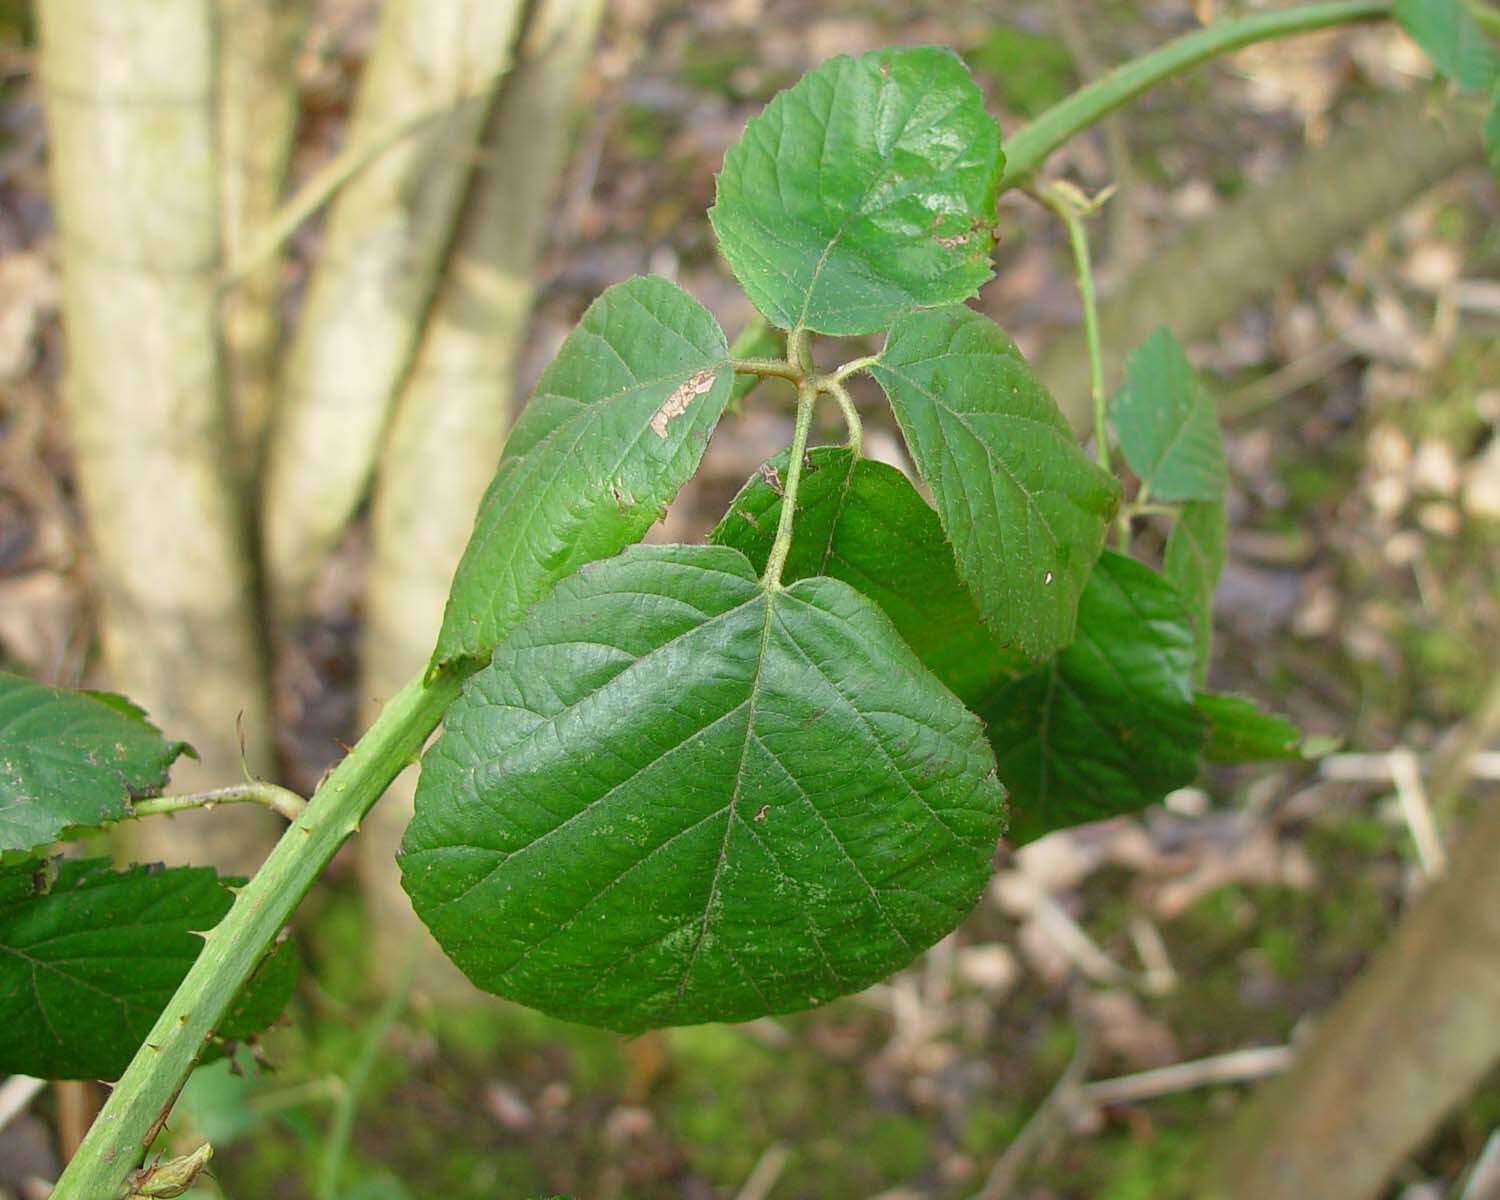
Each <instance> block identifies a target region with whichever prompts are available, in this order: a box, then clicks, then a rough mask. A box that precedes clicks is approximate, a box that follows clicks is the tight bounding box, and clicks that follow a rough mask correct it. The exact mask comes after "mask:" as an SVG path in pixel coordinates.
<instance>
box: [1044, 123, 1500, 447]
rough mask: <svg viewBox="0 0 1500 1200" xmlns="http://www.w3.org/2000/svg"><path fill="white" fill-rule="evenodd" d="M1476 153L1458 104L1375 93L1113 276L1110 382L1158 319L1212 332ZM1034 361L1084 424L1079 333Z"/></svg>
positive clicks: (1106, 337) (1199, 333)
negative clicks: (1228, 200)
mask: <svg viewBox="0 0 1500 1200" xmlns="http://www.w3.org/2000/svg"><path fill="white" fill-rule="evenodd" d="M1482 154H1483V147H1482V145H1481V142H1480V136H1479V122H1478V119H1477V117H1476V116H1475V115H1473V114H1471V113H1468V112H1464V111H1461V110H1459V109H1458V108H1457V107H1445V108H1441V109H1438V110H1437V111H1429V107H1428V101H1427V98H1426V97H1425V96H1423V95H1411V96H1402V97H1398V98H1396V99H1392V100H1386V101H1383V102H1382V103H1381V104H1379V105H1378V106H1377V107H1376V108H1375V109H1374V111H1373V112H1372V113H1371V114H1370V115H1369V116H1367V117H1366V118H1365V119H1364V120H1362V121H1360V122H1359V123H1358V124H1356V125H1350V126H1348V127H1347V128H1343V129H1339V130H1337V131H1336V132H1334V133H1333V134H1331V135H1330V136H1329V138H1328V140H1327V142H1325V143H1324V144H1323V145H1321V146H1317V147H1315V148H1313V149H1311V150H1308V151H1306V152H1304V153H1303V154H1302V156H1301V157H1300V158H1299V159H1298V160H1297V161H1296V162H1294V163H1292V165H1291V166H1289V167H1288V168H1287V169H1286V170H1285V171H1283V172H1282V173H1281V174H1280V175H1278V176H1277V177H1276V178H1275V179H1273V180H1272V181H1271V182H1269V183H1267V184H1265V185H1264V186H1263V187H1260V188H1257V189H1256V190H1254V191H1252V192H1250V193H1248V194H1247V195H1246V196H1245V197H1244V198H1243V199H1240V200H1237V201H1235V202H1234V203H1233V204H1230V205H1228V206H1227V207H1226V208H1224V209H1223V210H1222V211H1221V212H1219V213H1216V214H1215V215H1213V216H1211V217H1209V218H1207V219H1206V220H1204V221H1202V222H1200V223H1199V224H1198V225H1196V226H1195V227H1193V228H1192V229H1190V230H1189V231H1188V232H1187V233H1186V234H1184V235H1183V236H1182V237H1180V238H1178V239H1177V240H1176V241H1174V242H1172V243H1170V244H1169V245H1167V246H1164V247H1162V248H1161V249H1159V250H1155V251H1153V252H1152V253H1151V254H1150V255H1149V256H1148V257H1147V259H1146V261H1145V264H1144V265H1143V266H1141V267H1139V268H1137V269H1136V270H1135V271H1133V272H1132V273H1131V274H1130V275H1128V276H1126V277H1125V278H1124V279H1123V280H1121V281H1120V286H1119V287H1118V288H1116V289H1115V291H1114V293H1113V295H1112V296H1111V297H1110V298H1109V299H1107V300H1106V301H1105V302H1104V303H1103V304H1102V305H1101V307H1100V311H1099V323H1100V332H1101V335H1102V337H1103V341H1104V357H1105V379H1106V382H1107V385H1108V386H1111V387H1112V386H1114V383H1115V382H1116V381H1117V380H1118V378H1119V371H1120V367H1121V365H1122V364H1123V363H1124V361H1125V356H1126V355H1127V354H1129V353H1130V351H1131V350H1133V349H1134V348H1135V347H1136V346H1137V345H1138V344H1139V343H1140V342H1141V341H1142V340H1144V338H1145V337H1146V335H1147V334H1149V333H1150V332H1151V331H1152V330H1154V329H1155V328H1156V327H1157V326H1159V325H1165V326H1166V327H1167V328H1168V329H1170V330H1172V332H1173V333H1175V334H1176V335H1177V336H1178V337H1179V338H1181V339H1182V340H1184V341H1188V340H1191V339H1193V338H1198V337H1203V336H1205V335H1207V334H1210V333H1212V332H1213V331H1214V330H1215V329H1216V328H1218V326H1219V324H1220V323H1221V322H1223V321H1226V320H1228V319H1229V318H1230V317H1232V316H1234V315H1235V314H1236V313H1238V312H1239V311H1240V309H1242V308H1243V307H1244V306H1245V305H1247V304H1249V303H1251V302H1252V301H1254V300H1257V299H1259V298H1261V297H1262V296H1265V295H1268V294H1270V293H1271V292H1272V291H1274V290H1275V288H1276V285H1277V284H1278V283H1280V282H1281V281H1282V280H1283V279H1286V278H1288V277H1290V276H1295V275H1298V274H1301V273H1303V272H1306V271H1307V270H1308V269H1310V268H1311V267H1313V266H1315V265H1317V264H1318V263H1319V262H1321V261H1323V260H1324V259H1325V258H1327V257H1328V255H1329V254H1330V253H1332V252H1333V250H1334V249H1335V248H1336V247H1338V246H1339V245H1340V244H1342V243H1343V242H1346V241H1348V240H1349V239H1350V238H1353V237H1356V236H1357V235H1358V234H1360V233H1362V232H1363V231H1364V230H1366V229H1368V228H1369V227H1370V226H1371V225H1374V224H1375V223H1376V222H1378V221H1382V220H1384V219H1385V218H1387V217H1389V216H1392V215H1393V214H1395V213H1397V212H1399V211H1400V210H1401V209H1402V208H1404V207H1405V206H1406V205H1408V204H1410V203H1411V201H1412V200H1414V199H1415V198H1416V197H1417V196H1419V195H1421V193H1422V192H1424V191H1426V190H1427V189H1428V188H1429V187H1431V186H1432V185H1433V184H1435V183H1437V182H1438V180H1440V179H1444V178H1446V177H1447V176H1449V175H1451V174H1452V173H1453V172H1454V171H1456V170H1457V169H1458V168H1459V167H1461V166H1463V165H1464V164H1465V163H1469V162H1476V161H1478V160H1479V158H1480V156H1481V155H1482ZM1036 366H1037V370H1038V371H1039V372H1040V374H1041V376H1042V378H1043V379H1044V380H1046V382H1047V385H1048V387H1049V388H1051V390H1052V393H1053V395H1055V396H1056V397H1057V401H1058V403H1059V404H1060V405H1062V408H1063V411H1064V412H1065V413H1067V415H1068V419H1069V421H1071V422H1072V424H1073V427H1074V428H1075V429H1078V430H1082V429H1084V428H1085V427H1086V426H1087V424H1088V422H1089V396H1088V390H1089V389H1088V374H1089V366H1088V355H1087V353H1086V352H1085V349H1084V344H1083V337H1082V334H1081V333H1078V332H1074V333H1070V334H1068V335H1067V336H1065V337H1062V338H1060V339H1058V340H1057V341H1056V342H1054V343H1052V344H1050V345H1048V346H1047V347H1046V348H1045V349H1044V350H1043V352H1042V353H1041V354H1040V355H1038V356H1037V359H1036Z"/></svg>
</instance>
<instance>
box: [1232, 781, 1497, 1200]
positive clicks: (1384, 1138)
mask: <svg viewBox="0 0 1500 1200" xmlns="http://www.w3.org/2000/svg"><path fill="white" fill-rule="evenodd" d="M1497 862H1500V804H1497V803H1495V802H1494V801H1493V800H1491V801H1489V802H1488V803H1486V804H1485V805H1484V806H1483V807H1482V808H1481V809H1480V810H1479V814H1478V816H1477V817H1476V818H1475V819H1474V821H1473V822H1472V823H1471V824H1470V825H1469V827H1468V828H1467V829H1466V830H1465V831H1464V839H1463V842H1462V844H1461V845H1460V847H1459V849H1458V852H1457V853H1456V855H1455V856H1454V858H1453V862H1452V865H1451V867H1450V868H1449V871H1448V873H1447V874H1446V875H1444V876H1443V877H1442V878H1440V879H1439V880H1438V881H1437V882H1436V883H1434V884H1433V885H1432V886H1431V888H1430V889H1429V891H1428V892H1427V893H1426V894H1425V895H1423V896H1422V897H1421V899H1419V900H1418V901H1417V904H1416V906H1415V907H1414V908H1413V909H1412V910H1411V912H1410V913H1409V914H1407V916H1406V917H1405V918H1403V919H1402V921H1401V923H1400V924H1399V925H1398V926H1397V928H1396V933H1395V936H1394V937H1393V938H1392V939H1391V941H1390V942H1389V943H1388V944H1387V945H1386V946H1385V947H1384V948H1383V949H1382V950H1381V951H1380V952H1379V953H1378V954H1377V955H1376V957H1375V958H1374V960H1373V961H1372V962H1371V963H1370V965H1369V966H1368V967H1366V968H1365V971H1364V973H1363V974H1362V975H1361V976H1360V977H1359V979H1357V980H1356V981H1355V983H1354V984H1353V985H1352V986H1351V987H1350V988H1349V989H1348V990H1347V991H1346V992H1345V993H1344V995H1343V996H1342V997H1341V998H1340V999H1339V1000H1338V1002H1337V1003H1336V1004H1335V1005H1334V1007H1333V1010H1332V1011H1331V1012H1330V1013H1329V1014H1328V1015H1327V1016H1326V1017H1324V1018H1323V1020H1322V1021H1321V1023H1320V1024H1319V1025H1318V1027H1317V1028H1316V1029H1315V1030H1314V1032H1313V1038H1312V1044H1311V1045H1310V1046H1309V1047H1308V1049H1307V1050H1306V1051H1305V1052H1304V1053H1303V1054H1302V1055H1301V1056H1300V1057H1299V1058H1298V1061H1297V1064H1296V1065H1295V1066H1294V1067H1293V1069H1292V1070H1291V1071H1290V1072H1289V1073H1288V1074H1287V1075H1286V1076H1284V1077H1282V1078H1280V1079H1277V1080H1275V1081H1273V1082H1271V1083H1269V1084H1267V1085H1265V1086H1264V1087H1263V1088H1262V1089H1261V1090H1260V1091H1259V1092H1258V1093H1257V1094H1256V1095H1255V1096H1253V1097H1252V1099H1251V1100H1250V1101H1249V1103H1248V1104H1247V1105H1246V1106H1245V1108H1244V1109H1243V1110H1242V1111H1241V1113H1240V1114H1239V1116H1238V1118H1237V1119H1236V1120H1235V1122H1234V1124H1233V1126H1232V1127H1231V1129H1230V1133H1229V1139H1228V1141H1227V1142H1226V1147H1225V1153H1224V1155H1223V1156H1222V1158H1221V1159H1220V1160H1219V1162H1218V1163H1217V1164H1216V1171H1217V1173H1216V1175H1215V1177H1214V1180H1213V1183H1212V1186H1211V1188H1210V1189H1209V1190H1208V1191H1206V1192H1205V1195H1207V1196H1212V1197H1215V1198H1222V1200H1282V1198H1285V1200H1368V1198H1372V1197H1375V1196H1378V1195H1381V1194H1382V1188H1383V1187H1384V1185H1385V1183H1386V1181H1387V1180H1388V1179H1389V1178H1390V1177H1391V1175H1392V1173H1393V1172H1394V1171H1395V1170H1396V1168H1397V1167H1399V1166H1400V1165H1401V1163H1402V1162H1404V1161H1405V1160H1406V1158H1407V1157H1408V1156H1409V1155H1410V1154H1411V1153H1412V1152H1413V1151H1415V1150H1417V1149H1418V1148H1419V1147H1420V1146H1421V1145H1422V1143H1423V1142H1424V1141H1425V1140H1426V1139H1427V1138H1428V1136H1429V1135H1430V1134H1431V1133H1432V1132H1433V1130H1434V1129H1436V1128H1437V1126H1438V1124H1439V1123H1440V1122H1441V1121H1442V1119H1443V1118H1444V1116H1445V1115H1446V1114H1447V1113H1449V1112H1450V1111H1451V1110H1452V1109H1453V1108H1454V1106H1455V1105H1457V1104H1458V1103H1459V1102H1460V1101H1462V1100H1463V1099H1464V1098H1465V1097H1466V1096H1467V1095H1468V1094H1469V1093H1470V1092H1471V1091H1472V1090H1473V1089H1474V1088H1475V1087H1476V1086H1477V1085H1478V1084H1479V1082H1480V1081H1481V1080H1482V1079H1483V1078H1484V1077H1485V1075H1486V1074H1487V1073H1488V1072H1489V1071H1490V1070H1491V1069H1493V1067H1494V1066H1495V1064H1496V1063H1497V1062H1500V871H1497V870H1496V869H1495V864H1496V863H1497Z"/></svg>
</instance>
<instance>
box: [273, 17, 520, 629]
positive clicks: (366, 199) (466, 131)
mask: <svg viewBox="0 0 1500 1200" xmlns="http://www.w3.org/2000/svg"><path fill="white" fill-rule="evenodd" d="M521 7H522V6H521V3H520V0H386V4H385V7H384V10H383V12H382V14H381V24H380V30H379V35H378V37H377V39H376V44H375V48H374V50H373V51H372V52H371V55H370V59H369V61H368V63H367V64H366V65H365V69H364V74H363V76H362V78H361V81H360V87H359V94H358V96H357V98H356V102H355V107H354V115H353V117H352V118H351V121H350V128H349V133H348V139H349V144H350V145H363V144H366V143H367V142H368V141H370V140H371V139H380V138H390V137H391V135H392V131H393V130H399V129H402V128H406V127H409V126H410V125H411V122H412V120H413V119H414V118H418V117H420V116H422V115H423V114H428V113H430V114H433V116H432V120H431V121H430V122H429V123H425V124H423V125H422V126H421V127H420V128H418V129H417V130H415V131H414V132H410V133H408V134H407V135H406V136H403V137H398V138H395V139H394V140H393V144H392V146H391V148H390V149H389V150H387V151H386V152H385V153H383V154H382V155H381V156H380V157H379V158H378V159H376V160H375V161H374V162H373V163H371V164H370V166H368V167H367V168H366V169H365V170H364V171H362V172H361V173H360V174H359V175H357V176H356V177H354V178H353V179H352V180H350V181H349V182H348V183H347V184H346V185H345V186H344V187H343V189H342V190H341V191H340V192H339V194H338V196H337V198H336V199H335V200H334V203H333V206H332V208H331V210H330V212H329V216H328V227H327V232H326V235H325V237H324V241H323V249H322V257H321V260H320V262H319V264H318V269H317V271H316V273H315V274H314V276H313V281H312V285H311V287H310V290H309V293H308V297H307V304H306V306H305V308H304V311H303V313H302V316H301V318H300V324H299V326H298V330H297V334H296V336H295V338H294V339H293V341H292V345H291V349H290V351H289V354H288V358H287V365H286V371H285V374H284V376H283V378H282V383H281V388H280V394H279V396H278V400H277V405H278V407H277V412H276V416H275V421H274V423H273V425H272V431H271V438H270V445H269V449H268V459H267V464H266V478H265V497H264V502H263V538H264V553H265V567H266V572H267V577H268V580H267V581H268V585H269V589H270V595H271V598H272V605H273V609H274V611H275V612H276V613H277V614H278V615H279V616H281V617H282V618H283V619H295V618H296V617H297V616H299V615H300V614H301V613H302V611H303V609H304V607H305V604H306V599H307V593H308V590H309V588H310V586H311V584H312V582H313V580H314V578H315V577H316V575H317V572H318V570H319V568H320V567H321V566H322V564H323V562H324V560H325V558H326V556H327V554H328V552H329V550H331V549H332V548H333V546H334V544H335V543H336V542H337V540H338V538H339V536H340V535H341V534H342V532H343V530H344V528H345V526H346V525H347V523H348V521H349V518H350V517H351V516H352V515H353V513H354V511H355V509H356V508H357V507H358V505H359V502H360V500H361V498H362V497H363V494H364V491H365V487H366V485H367V484H368V482H369V478H370V473H371V470H372V468H373V466H374V462H375V456H376V452H377V448H378V446H379V442H380V438H381V435H382V433H383V432H384V429H385V426H386V422H387V417H388V416H389V413H390V410H391V407H392V404H393V402H394V399H395V396H396V392H397V389H398V387H399V386H400V383H401V379H402V376H403V375H404V374H405V372H406V369H407V366H408V364H409V362H410V359H411V355H412V352H413V350H414V349H415V347H416V344H417V339H418V337H419V335H420V333H421V329H422V317H423V313H424V312H425V310H426V308H427V306H428V304H429V302H430V300H431V298H432V293H433V289H434V287H435V286H436V283H437V276H438V272H439V269H440V267H441V265H442V261H443V255H444V253H445V251H446V250H447V247H448V245H449V242H450V240H451V238H452V236H453V228H454V223H455V221H456V219H457V215H458V208H459V205H460V202H461V201H462V198H463V193H464V187H465V184H466V181H467V180H468V177H469V173H470V170H471V168H472V167H473V160H474V152H475V147H476V145H477V143H478V139H479V136H480V133H481V129H482V126H483V123H484V118H485V114H486V113H487V112H488V111H489V108H490V105H491V101H492V100H493V97H494V93H495V89H496V85H497V82H498V80H499V78H500V76H501V74H502V73H503V72H504V71H505V69H506V67H507V66H508V65H509V62H510V55H511V45H512V42H513V40H514V37H515V32H516V25H517V23H518V21H519V19H520V11H521Z"/></svg>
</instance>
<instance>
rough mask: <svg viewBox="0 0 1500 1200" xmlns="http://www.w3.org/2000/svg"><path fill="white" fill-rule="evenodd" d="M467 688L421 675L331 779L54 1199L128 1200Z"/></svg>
mask: <svg viewBox="0 0 1500 1200" xmlns="http://www.w3.org/2000/svg"><path fill="white" fill-rule="evenodd" d="M461 681H462V672H460V671H458V670H456V669H452V668H450V669H447V670H444V671H440V672H438V674H437V675H436V676H434V678H433V679H432V680H431V682H429V683H423V681H422V679H421V677H420V676H419V677H418V678H416V679H414V680H413V681H412V682H410V683H408V684H407V685H406V686H405V687H404V688H402V689H401V690H400V691H399V692H397V693H396V694H395V695H394V696H392V697H391V699H390V700H389V702H388V703H387V704H386V706H385V709H384V710H383V711H382V712H381V714H380V717H379V718H378V719H377V720H376V722H375V723H374V725H372V726H371V727H370V730H369V732H368V733H366V734H365V736H364V737H362V738H361V739H360V740H359V744H358V745H356V746H355V747H354V749H353V750H352V751H350V753H349V756H348V757H347V758H345V759H344V760H343V761H342V762H341V763H339V765H338V766H337V767H336V768H335V769H334V770H333V772H332V773H331V774H330V775H329V776H328V777H327V778H326V779H325V780H324V781H323V783H322V785H321V786H320V787H319V788H318V790H317V791H316V792H315V793H314V794H313V798H312V800H311V801H310V802H309V803H308V805H307V808H306V810H305V811H304V812H303V813H302V815H301V816H300V817H298V818H297V820H296V821H295V822H293V824H292V825H291V826H290V827H289V828H288V829H287V831H286V833H285V834H283V835H282V838H281V840H280V841H279V842H278V843H277V844H276V848H275V849H274V850H272V851H271V854H270V857H268V858H267V859H266V861H265V863H264V865H262V867H261V869H260V870H259V871H257V872H256V874H255V877H254V878H253V879H251V880H250V882H249V883H248V884H246V885H245V887H243V888H242V889H241V890H240V892H239V894H238V895H237V896H236V897H235V900H234V906H233V907H232V908H231V909H230V910H229V912H228V914H227V915H226V916H225V917H224V919H223V920H222V921H221V922H220V923H219V924H218V925H217V926H216V927H215V928H214V929H213V930H211V931H210V932H209V933H208V934H206V935H205V937H204V946H203V949H202V951H201V952H200V953H199V955H198V958H197V961H196V962H194V963H193V965H192V968H191V969H190V970H189V971H188V973H187V977H186V978H184V979H183V981H182V984H181V986H180V987H178V989H177V994H176V995H174V996H173V997H172V999H171V1001H170V1002H169V1003H168V1004H167V1006H166V1008H165V1009H164V1010H163V1011H162V1014H161V1016H160V1017H159V1018H158V1019H157V1022H156V1024H155V1025H154V1026H153V1027H152V1030H151V1032H150V1033H149V1034H147V1035H146V1041H145V1044H144V1045H143V1046H142V1047H141V1049H140V1050H139V1051H138V1052H137V1054H136V1056H135V1058H134V1059H133V1060H131V1063H130V1066H129V1067H128V1068H126V1071H125V1074H124V1075H122V1076H121V1077H120V1081H119V1083H117V1084H116V1085H115V1088H114V1091H113V1092H111V1093H110V1097H109V1101H108V1102H107V1103H106V1104H105V1106H104V1108H103V1110H102V1111H101V1112H100V1114H99V1116H98V1118H97V1119H96V1120H95V1121H94V1124H93V1127H92V1128H90V1130H89V1132H88V1136H87V1137H85V1138H84V1140H83V1144H82V1145H81V1146H80V1147H79V1148H78V1153H77V1154H75V1155H74V1156H73V1161H72V1162H70V1163H69V1164H68V1168H67V1170H66V1171H64V1172H63V1175H62V1178H61V1179H59V1180H58V1182H57V1187H56V1188H55V1189H54V1190H53V1192H52V1197H53V1200H110V1198H111V1197H115V1196H118V1195H119V1194H120V1193H121V1190H122V1188H123V1185H124V1183H125V1180H126V1177H127V1176H128V1175H129V1174H130V1172H131V1170H132V1169H133V1168H134V1167H135V1166H136V1164H137V1163H138V1162H139V1161H140V1159H141V1155H142V1154H144V1153H145V1150H146V1142H147V1140H148V1138H149V1137H150V1134H151V1132H152V1130H153V1129H155V1128H156V1127H157V1124H158V1120H159V1119H160V1118H161V1117H162V1116H164V1115H165V1114H166V1112H167V1111H168V1110H169V1109H170V1108H171V1105H172V1102H173V1100H174V1099H175V1098H176V1096H177V1092H178V1090H179V1089H180V1088H181V1087H182V1084H183V1081H184V1080H186V1079H187V1077H188V1073H189V1072H190V1071H191V1070H192V1069H193V1066H194V1064H195V1063H196V1062H197V1061H198V1056H199V1055H200V1054H202V1052H203V1049H204V1047H205V1046H207V1045H208V1042H209V1039H210V1038H212V1036H213V1032H214V1030H215V1029H216V1028H217V1027H218V1025H219V1023H220V1022H221V1021H222V1020H223V1018H224V1014H225V1013H226V1012H227V1011H228V1010H229V1007H230V1005H231V1004H233V1002H234V999H235V997H236V996H237V995H238V994H239V990H240V988H241V987H242V986H243V985H244V982H245V980H247V979H248V978H249V977H250V974H251V972H253V971H254V970H255V968H256V967H257V966H258V965H259V964H260V961H261V959H262V958H263V957H264V956H265V953H266V950H267V949H268V948H269V947H270V945H271V943H272V941H273V940H274V939H275V937H276V934H277V933H278V932H279V931H280V929H281V927H282V926H283V925H284V924H285V923H286V921H287V918H288V917H290V916H291V915H292V912H293V910H294V909H295V908H296V907H297V904H298V903H299V902H300V901H301V899H302V897H303V896H304V895H305V894H306V892H307V890H308V889H309V888H310V887H312V885H313V882H314V880H316V879H317V877H318V875H319V874H320V873H321V872H322V870H323V868H324V867H325V866H327V864H328V861H329V859H331V858H332V857H333V855H334V852H335V851H337V850H338V848H339V847H340V846H341V845H343V844H344V841H345V839H346V838H348V837H349V835H350V834H352V833H354V832H355V830H356V829H358V828H359V823H360V821H361V819H362V818H363V817H364V815H365V813H366V812H367V811H369V809H370V806H371V805H373V804H374V803H375V801H376V800H377V799H379V798H380V795H381V793H383V792H384V791H385V789H386V786H387V785H388V784H389V783H390V781H391V780H392V779H393V778H395V776H396V774H397V773H398V772H399V771H400V770H401V769H402V768H403V767H405V766H406V765H407V764H408V763H410V762H411V761H412V760H413V759H415V758H416V756H417V754H418V753H419V752H420V751H421V749H422V745H423V743H424V742H425V741H426V740H427V736H428V734H430V733H431V732H432V731H433V729H435V728H436V727H437V724H438V721H440V720H441V719H442V715H443V711H444V710H445V709H446V708H447V707H448V705H449V704H450V703H452V701H453V700H454V698H455V697H456V696H457V695H458V690H459V684H460V682H461Z"/></svg>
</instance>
